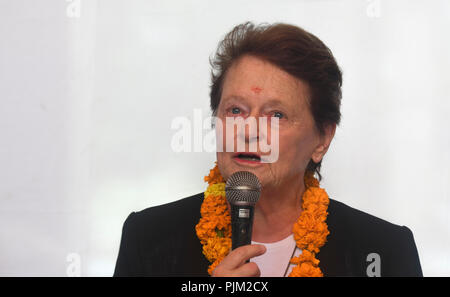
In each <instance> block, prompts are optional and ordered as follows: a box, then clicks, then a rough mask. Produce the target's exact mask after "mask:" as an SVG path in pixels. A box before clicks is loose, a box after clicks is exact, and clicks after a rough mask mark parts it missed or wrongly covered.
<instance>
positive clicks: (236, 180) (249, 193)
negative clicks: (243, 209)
mask: <svg viewBox="0 0 450 297" xmlns="http://www.w3.org/2000/svg"><path fill="white" fill-rule="evenodd" d="M260 193H261V183H260V182H259V180H258V177H256V175H254V174H253V173H251V172H249V171H238V172H235V173H233V174H232V175H231V176H230V177H229V178H228V180H227V183H226V184H225V195H226V197H227V200H228V202H229V203H230V204H240V205H254V204H256V202H258V200H259V195H260Z"/></svg>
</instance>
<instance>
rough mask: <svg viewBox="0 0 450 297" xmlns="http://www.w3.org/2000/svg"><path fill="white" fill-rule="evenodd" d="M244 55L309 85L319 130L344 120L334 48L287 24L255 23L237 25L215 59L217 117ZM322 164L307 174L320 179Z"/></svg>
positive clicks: (312, 165)
mask: <svg viewBox="0 0 450 297" xmlns="http://www.w3.org/2000/svg"><path fill="white" fill-rule="evenodd" d="M244 55H251V56H255V57H258V58H260V59H263V60H265V61H268V62H270V63H272V64H274V65H275V66H277V67H279V68H280V69H282V70H284V71H286V72H287V73H289V74H291V75H292V76H294V77H296V78H298V79H300V80H302V81H304V82H306V83H307V85H308V86H309V89H310V100H309V106H310V111H311V114H312V116H313V118H314V122H315V125H316V127H317V128H318V131H319V132H320V133H322V134H323V133H324V131H325V130H324V128H325V127H326V126H327V125H329V124H336V125H338V124H339V122H340V119H341V112H340V106H341V97H342V92H341V86H342V72H341V70H340V69H339V66H338V65H337V63H336V60H335V59H334V57H333V54H332V53H331V51H330V49H329V48H328V47H327V46H326V45H325V44H324V43H323V42H322V41H321V40H320V39H319V38H317V37H316V36H314V35H313V34H311V33H309V32H307V31H305V30H303V29H301V28H299V27H297V26H293V25H289V24H284V23H275V24H272V25H270V24H261V25H258V26H255V25H254V24H253V23H251V22H246V23H244V24H240V25H237V26H236V27H234V28H233V30H232V31H231V32H229V33H228V34H227V35H226V36H225V38H224V39H223V40H222V41H221V42H220V43H219V46H218V48H217V51H216V53H215V56H214V57H213V58H212V59H211V58H210V64H211V66H212V71H211V91H210V98H211V110H212V112H213V115H214V116H215V115H216V113H217V109H218V107H219V103H220V98H221V96H222V87H223V83H224V80H225V76H226V73H227V70H228V69H229V68H230V67H231V65H232V64H233V63H234V62H236V61H237V60H238V59H239V58H241V57H243V56H244ZM321 163H322V161H320V162H319V163H315V162H314V161H313V160H310V162H309V164H308V167H307V171H311V172H316V173H317V174H318V178H319V180H320V179H321V178H322V176H321V174H320V166H321Z"/></svg>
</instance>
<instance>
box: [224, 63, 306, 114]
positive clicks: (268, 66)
mask: <svg viewBox="0 0 450 297" xmlns="http://www.w3.org/2000/svg"><path fill="white" fill-rule="evenodd" d="M307 94H308V86H307V85H306V83H304V82H303V81H301V80H299V79H297V78H296V77H294V76H292V75H290V74H289V73H287V72H285V71H284V70H282V69H280V68H278V67H277V66H275V65H273V64H272V63H270V62H267V61H264V60H262V59H259V58H256V57H252V56H244V57H242V58H241V59H239V60H238V61H236V62H235V63H234V64H233V65H232V66H231V67H230V68H229V69H228V71H227V74H226V77H225V80H224V84H223V89H222V98H223V99H226V100H228V99H232V98H236V97H237V98H247V99H255V100H256V99H257V100H259V101H261V100H271V101H279V102H278V103H286V104H289V103H291V104H293V103H296V105H298V104H299V103H300V102H301V101H304V100H305V99H306V96H307Z"/></svg>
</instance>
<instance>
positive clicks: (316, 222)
mask: <svg viewBox="0 0 450 297" xmlns="http://www.w3.org/2000/svg"><path fill="white" fill-rule="evenodd" d="M205 182H207V183H208V188H207V189H206V191H205V198H204V200H203V203H202V206H201V208H200V214H201V218H200V221H199V223H198V224H197V226H195V230H196V232H197V237H198V238H199V239H200V243H201V244H202V245H203V254H204V255H205V257H206V259H208V261H209V262H211V263H212V264H211V265H210V266H209V268H208V273H209V274H210V275H212V272H213V270H214V269H215V268H216V266H217V265H219V263H220V262H221V261H222V260H223V258H225V257H226V255H228V253H229V252H230V250H231V216H230V213H229V211H228V205H227V200H226V197H225V181H224V179H223V177H222V176H221V174H220V171H219V168H218V166H217V162H216V165H215V166H214V168H213V169H211V170H210V172H209V175H207V176H205ZM304 182H305V186H306V190H305V192H304V194H303V197H302V212H301V213H300V216H299V218H298V220H297V221H296V222H295V223H294V226H293V228H292V232H293V234H294V239H295V242H296V245H297V247H298V248H299V249H301V250H302V253H301V255H300V256H298V257H293V258H292V259H291V260H290V263H292V264H296V266H295V267H294V268H293V269H292V272H291V273H290V274H289V276H290V277H300V276H311V277H321V276H323V273H322V271H321V270H320V268H319V262H320V261H319V260H318V259H316V254H317V253H319V251H320V248H321V247H322V246H323V245H324V244H325V242H326V239H327V236H328V234H329V233H330V232H329V231H328V226H327V224H326V219H327V216H328V212H327V209H328V204H329V198H328V195H327V193H326V192H325V190H324V189H322V188H320V187H319V181H318V180H317V179H315V178H314V176H313V174H312V173H307V174H305V177H304Z"/></svg>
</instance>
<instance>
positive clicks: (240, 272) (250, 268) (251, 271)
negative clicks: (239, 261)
mask: <svg viewBox="0 0 450 297" xmlns="http://www.w3.org/2000/svg"><path fill="white" fill-rule="evenodd" d="M233 274H234V276H240V277H259V276H261V271H260V270H259V267H258V265H257V264H256V263H254V262H250V263H246V264H244V265H242V266H241V267H239V268H238V269H236V270H235V271H234V272H233Z"/></svg>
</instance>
